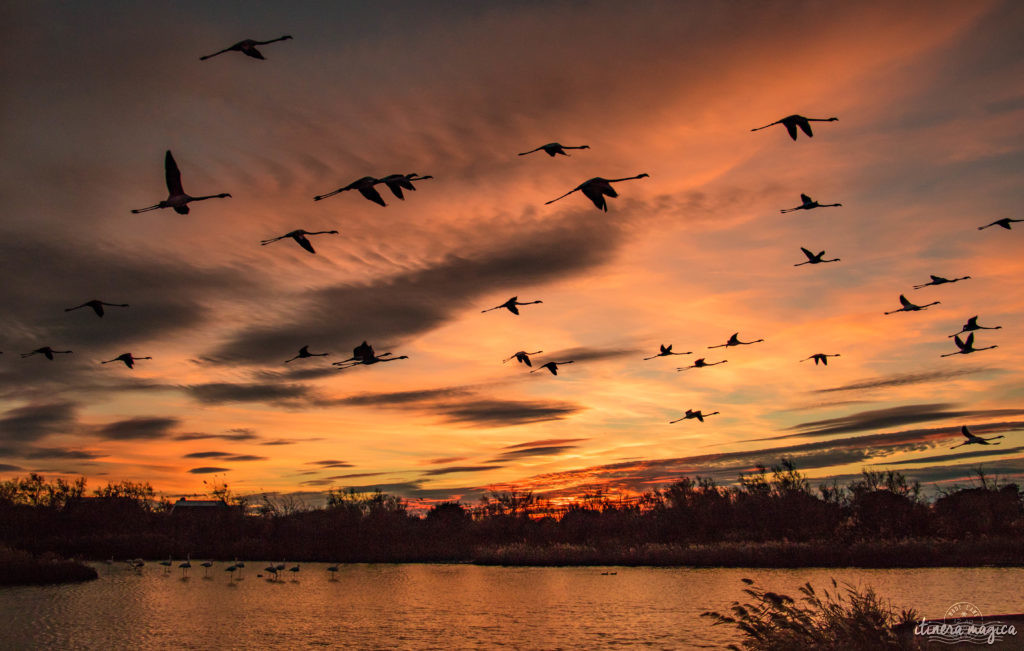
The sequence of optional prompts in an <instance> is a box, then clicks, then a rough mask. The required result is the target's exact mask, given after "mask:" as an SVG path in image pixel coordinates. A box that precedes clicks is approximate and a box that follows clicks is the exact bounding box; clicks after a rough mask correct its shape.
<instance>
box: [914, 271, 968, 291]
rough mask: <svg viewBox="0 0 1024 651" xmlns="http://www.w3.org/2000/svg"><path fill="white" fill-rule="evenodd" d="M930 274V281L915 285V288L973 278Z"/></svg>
mask: <svg viewBox="0 0 1024 651" xmlns="http://www.w3.org/2000/svg"><path fill="white" fill-rule="evenodd" d="M929 276H930V277H931V280H930V281H928V282H926V283H925V284H923V285H914V289H921V288H922V287H927V286H929V285H945V284H946V283H955V282H959V281H961V280H970V279H971V277H970V276H961V277H960V278H943V277H942V276H935V275H932V274H929Z"/></svg>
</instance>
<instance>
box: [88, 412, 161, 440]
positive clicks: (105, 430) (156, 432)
mask: <svg viewBox="0 0 1024 651" xmlns="http://www.w3.org/2000/svg"><path fill="white" fill-rule="evenodd" d="M178 422H179V421H178V419H177V418H144V417H139V418H129V419H127V420H119V421H115V422H113V423H108V424H106V425H102V426H100V427H98V428H96V433H97V434H98V435H99V436H100V437H102V438H105V439H112V440H115V441H128V440H132V439H162V438H168V437H169V436H170V433H171V430H172V429H173V428H174V427H175V426H177V424H178Z"/></svg>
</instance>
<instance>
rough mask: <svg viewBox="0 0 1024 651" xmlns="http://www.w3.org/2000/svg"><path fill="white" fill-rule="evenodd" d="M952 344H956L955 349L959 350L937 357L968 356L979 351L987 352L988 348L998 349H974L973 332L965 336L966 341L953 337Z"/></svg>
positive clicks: (986, 347) (958, 336)
mask: <svg viewBox="0 0 1024 651" xmlns="http://www.w3.org/2000/svg"><path fill="white" fill-rule="evenodd" d="M953 343H954V344H956V347H957V348H959V349H960V350H958V351H956V352H955V353H946V354H945V355H939V357H949V356H951V355H968V354H970V353H976V352H978V351H979V350H989V349H990V348H998V346H985V347H984V348H975V347H974V333H973V332H972V333H971V334H969V335H967V340H966V341H961V340H960V335H954V336H953Z"/></svg>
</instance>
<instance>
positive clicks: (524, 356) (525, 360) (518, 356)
mask: <svg viewBox="0 0 1024 651" xmlns="http://www.w3.org/2000/svg"><path fill="white" fill-rule="evenodd" d="M543 352H544V351H543V350H537V351H534V352H532V353H528V352H526V351H525V350H520V351H519V352H518V353H515V354H513V355H512V356H511V357H509V358H508V359H505V360H503V361H502V362H501V363H502V364H504V363H506V362H511V361H512V360H513V359H514V360H516V361H517V362H519V363H520V364H526V365H527V366H533V364H532V363H531V362H530V355H540V354H541V353H543Z"/></svg>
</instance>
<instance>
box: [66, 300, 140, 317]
mask: <svg viewBox="0 0 1024 651" xmlns="http://www.w3.org/2000/svg"><path fill="white" fill-rule="evenodd" d="M104 305H106V306H107V307H128V304H127V303H104V302H103V301H99V300H96V299H93V300H91V301H86V302H84V303H82V304H81V305H76V306H75V307H66V308H64V311H65V312H71V311H72V310H78V309H81V308H83V307H91V308H92V311H93V312H95V313H96V316H98V317H100V318H101V319H102V318H103V306H104Z"/></svg>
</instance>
